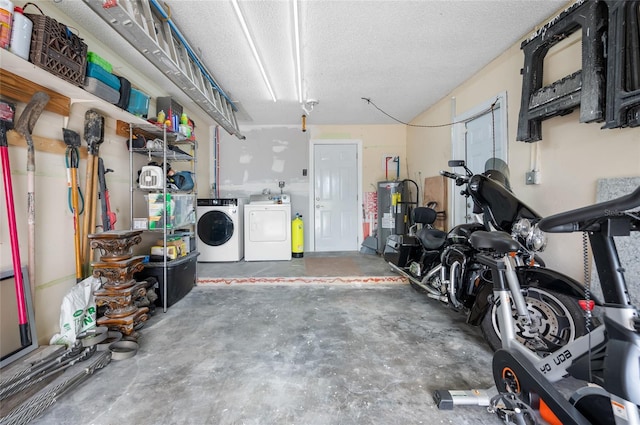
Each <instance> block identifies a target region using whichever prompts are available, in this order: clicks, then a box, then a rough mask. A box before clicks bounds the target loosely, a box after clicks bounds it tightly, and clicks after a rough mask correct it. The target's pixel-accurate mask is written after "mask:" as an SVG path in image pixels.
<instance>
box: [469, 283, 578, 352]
mask: <svg viewBox="0 0 640 425" xmlns="http://www.w3.org/2000/svg"><path fill="white" fill-rule="evenodd" d="M525 301H526V303H527V309H528V310H529V314H530V316H531V319H532V321H533V323H534V324H536V325H537V327H538V329H539V331H538V332H537V338H536V334H535V333H534V332H532V331H531V329H530V328H529V327H525V326H523V325H520V324H518V323H517V322H516V338H517V339H518V341H520V342H521V343H523V344H524V345H526V346H527V347H529V348H530V349H531V350H532V351H535V352H537V353H538V354H539V355H541V356H544V355H546V354H548V353H551V352H553V351H555V350H557V349H558V348H560V347H562V346H564V345H566V344H568V343H569V342H571V341H573V340H574V339H576V338H578V337H580V336H582V335H584V334H585V333H586V322H585V318H584V313H583V311H582V309H580V306H579V305H578V300H576V299H575V298H572V297H570V296H568V295H564V294H561V293H558V292H555V291H551V290H549V289H545V288H538V287H530V288H527V294H526V296H525ZM499 303H500V301H499V300H498V301H497V302H495V303H493V304H492V305H491V307H490V308H489V310H488V311H487V313H486V314H485V315H484V317H483V318H482V322H481V323H480V328H481V329H482V333H483V335H484V338H485V340H486V341H487V343H488V344H489V346H490V347H491V349H492V350H493V351H496V350H498V349H500V348H501V347H502V339H501V337H500V326H499V324H498V310H499V309H498V307H499ZM511 312H512V315H513V317H514V319H515V318H516V309H515V306H514V305H513V304H512V305H511ZM541 341H542V343H541Z"/></svg>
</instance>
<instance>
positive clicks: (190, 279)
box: [134, 252, 199, 307]
mask: <svg viewBox="0 0 640 425" xmlns="http://www.w3.org/2000/svg"><path fill="white" fill-rule="evenodd" d="M198 255H199V254H198V252H190V253H189V254H187V255H186V256H184V257H180V258H178V259H177V260H172V261H169V262H167V293H166V299H167V307H170V306H172V305H173V304H175V303H176V302H178V301H180V300H181V299H182V298H184V296H185V295H187V294H188V293H189V292H190V291H191V289H192V288H193V287H194V286H195V285H196V260H197V258H198ZM163 267H164V262H153V263H152V262H150V263H146V264H145V265H144V269H143V270H142V271H141V272H139V273H136V274H135V275H134V278H135V279H136V280H137V281H140V280H143V279H145V278H147V277H155V278H156V279H157V280H158V296H159V298H158V300H157V301H156V305H158V306H162V305H163V304H164V299H165V293H164V272H163Z"/></svg>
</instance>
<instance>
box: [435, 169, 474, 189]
mask: <svg viewBox="0 0 640 425" xmlns="http://www.w3.org/2000/svg"><path fill="white" fill-rule="evenodd" d="M440 175H441V176H445V177H447V178H449V179H451V180H455V181H456V186H462V185H463V184H465V183H466V182H468V181H469V177H466V176H463V175H460V174H456V173H452V172H450V171H445V170H440Z"/></svg>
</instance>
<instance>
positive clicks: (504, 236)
mask: <svg viewBox="0 0 640 425" xmlns="http://www.w3.org/2000/svg"><path fill="white" fill-rule="evenodd" d="M469 243H470V244H471V246H472V247H474V248H475V249H477V250H478V251H492V252H495V253H496V254H506V253H508V252H513V251H518V250H519V249H520V244H519V243H518V241H516V240H514V239H513V238H512V237H511V235H509V234H508V233H505V232H487V231H485V230H479V231H477V232H474V233H473V234H472V235H471V237H470V238H469Z"/></svg>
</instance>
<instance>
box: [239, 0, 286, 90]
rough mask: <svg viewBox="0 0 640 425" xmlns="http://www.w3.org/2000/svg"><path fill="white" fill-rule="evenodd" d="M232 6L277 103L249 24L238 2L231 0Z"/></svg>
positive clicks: (265, 81)
mask: <svg viewBox="0 0 640 425" xmlns="http://www.w3.org/2000/svg"><path fill="white" fill-rule="evenodd" d="M231 4H232V5H233V10H234V11H235V12H236V16H238V20H239V21H240V25H242V31H244V36H245V37H246V38H247V41H248V42H249V47H251V53H253V57H254V58H255V60H256V63H257V64H258V68H260V73H261V74H262V79H263V80H264V83H265V84H266V86H267V89H268V90H269V93H270V94H271V98H272V99H273V101H274V102H275V101H276V95H275V93H274V92H273V89H272V88H271V83H270V82H269V78H268V77H267V72H266V71H265V70H264V66H262V61H261V60H260V56H258V51H257V50H256V45H255V44H254V43H253V38H251V34H249V28H247V23H246V21H245V20H244V16H243V15H242V12H241V11H240V7H239V6H238V0H231Z"/></svg>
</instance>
